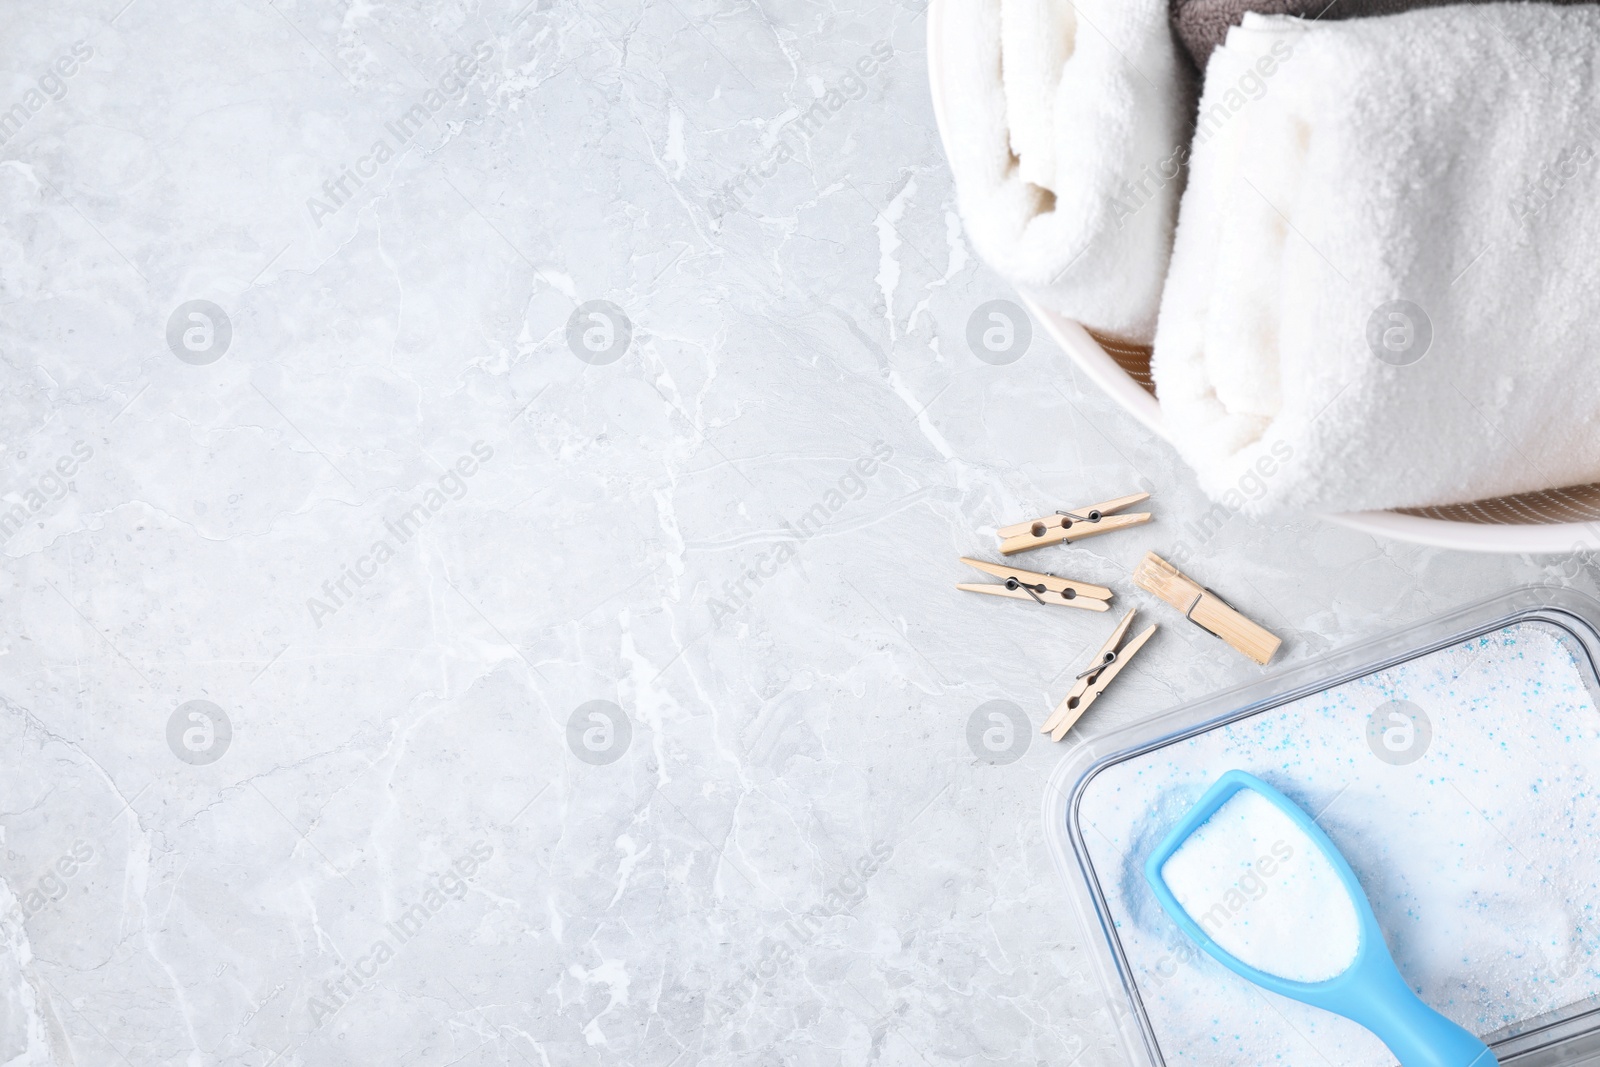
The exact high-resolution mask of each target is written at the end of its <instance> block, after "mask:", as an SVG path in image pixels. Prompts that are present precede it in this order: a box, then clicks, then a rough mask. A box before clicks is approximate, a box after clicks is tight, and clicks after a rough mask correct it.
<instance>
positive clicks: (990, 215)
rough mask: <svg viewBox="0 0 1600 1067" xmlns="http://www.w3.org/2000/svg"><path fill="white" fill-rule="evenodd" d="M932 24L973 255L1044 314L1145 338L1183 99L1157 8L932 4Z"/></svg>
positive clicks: (1110, 0)
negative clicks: (1041, 307) (1036, 302)
mask: <svg viewBox="0 0 1600 1067" xmlns="http://www.w3.org/2000/svg"><path fill="white" fill-rule="evenodd" d="M933 28H934V32H933V33H932V34H931V35H930V37H931V44H932V46H933V47H934V48H935V49H936V50H937V53H938V55H937V62H936V66H937V68H938V69H939V70H940V71H942V72H943V80H942V83H941V87H940V88H941V93H940V95H941V100H942V108H941V115H940V119H941V134H942V136H943V139H944V143H945V149H946V151H947V153H948V154H949V156H950V169H951V170H952V172H953V173H954V174H955V180H956V190H957V193H958V195H959V201H960V206H961V214H962V218H963V219H964V220H965V222H966V226H967V230H968V232H969V233H970V234H971V237H972V241H973V244H974V245H975V246H976V247H977V249H978V252H979V253H980V254H981V255H982V256H983V257H984V259H985V260H987V261H988V263H989V265H990V266H992V267H993V268H994V269H995V270H996V271H998V272H999V273H1000V274H1002V275H1003V276H1005V277H1006V278H1007V279H1008V280H1010V281H1011V282H1012V283H1013V284H1015V285H1016V286H1018V287H1019V288H1021V289H1023V290H1025V291H1027V292H1028V293H1030V294H1031V295H1033V296H1034V297H1035V298H1036V299H1038V300H1039V301H1040V302H1041V303H1042V304H1043V305H1044V306H1046V307H1048V308H1050V309H1052V310H1054V311H1057V312H1059V313H1061V314H1062V315H1065V316H1067V317H1068V318H1071V319H1074V320H1076V321H1078V322H1080V323H1082V324H1083V325H1085V326H1087V327H1088V328H1090V329H1092V330H1097V331H1099V332H1102V333H1105V334H1108V335H1111V336H1114V337H1117V338H1119V339H1122V340H1130V341H1139V342H1143V343H1148V342H1149V341H1150V339H1151V337H1152V336H1153V335H1154V333H1155V322H1156V313H1157V310H1158V308H1159V305H1160V300H1161V281H1162V278H1163V276H1164V275H1165V274H1166V269H1167V260H1168V257H1169V255H1170V252H1171V248H1172V229H1173V225H1174V222H1175V220H1176V216H1177V201H1178V193H1179V191H1180V189H1181V187H1182V182H1183V164H1184V161H1185V159H1186V158H1187V155H1188V140H1189V132H1190V127H1189V119H1190V116H1191V113H1192V110H1193V105H1194V91H1195V90H1194V85H1193V77H1192V75H1191V74H1190V73H1189V68H1188V60H1187V58H1186V57H1185V56H1184V55H1183V54H1182V53H1181V51H1180V50H1179V49H1178V48H1177V46H1176V45H1175V44H1174V40H1173V36H1172V31H1171V28H1170V26H1169V24H1168V20H1167V2H1166V0H1076V2H1074V0H942V2H941V3H940V4H939V5H938V7H937V8H936V18H935V19H934V22H933Z"/></svg>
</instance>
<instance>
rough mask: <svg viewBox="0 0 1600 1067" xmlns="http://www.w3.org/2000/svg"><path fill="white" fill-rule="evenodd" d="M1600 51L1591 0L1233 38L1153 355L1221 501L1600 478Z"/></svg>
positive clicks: (1189, 193)
mask: <svg viewBox="0 0 1600 1067" xmlns="http://www.w3.org/2000/svg"><path fill="white" fill-rule="evenodd" d="M1597 57H1600V11H1597V9H1596V8H1595V7H1593V6H1589V5H1585V6H1581V7H1551V6H1547V5H1542V4H1488V5H1477V6H1460V7H1446V8H1435V9H1430V10H1423V11H1414V12H1410V13H1407V14H1402V15H1395V16H1390V17H1385V18H1381V19H1360V20H1354V21H1350V22H1339V23H1313V22H1302V21H1300V20H1296V19H1290V18H1285V17H1262V16H1258V15H1247V16H1246V18H1245V22H1244V25H1243V26H1242V27H1239V28H1235V29H1234V30H1232V31H1231V32H1230V33H1229V35H1228V39H1227V44H1226V45H1225V46H1224V47H1223V48H1220V49H1218V50H1217V51H1216V52H1215V53H1214V54H1213V56H1212V59H1211V62H1210V64H1209V66H1208V67H1207V71H1206V85H1205V92H1204V95H1203V97H1202V99H1201V103H1200V111H1199V129H1198V131H1197V133H1196V141H1195V148H1194V152H1193V157H1192V160H1191V170H1190V175H1189V183H1188V188H1187V190H1186V191H1185V193H1184V198H1183V205H1182V210H1181V214H1180V217H1179V224H1178V233H1177V239H1176V242H1175V245H1174V250H1173V256H1172V267H1171V271H1170V273H1169V276H1168V281H1167V288H1166V292H1165V295H1164V297H1163V301H1162V308H1161V322H1160V327H1159V330H1158V332H1157V335H1156V343H1155V355H1154V361H1153V368H1152V369H1153V372H1154V376H1155V382H1156V392H1157V395H1158V396H1159V398H1160V401H1161V408H1162V415H1163V418H1164V420H1165V421H1166V423H1167V424H1168V426H1169V427H1170V435H1171V437H1172V439H1173V440H1174V442H1175V443H1176V444H1177V447H1178V449H1179V451H1180V452H1181V453H1182V454H1183V455H1184V457H1185V458H1186V459H1187V460H1188V461H1189V462H1190V463H1191V464H1192V465H1193V466H1194V467H1195V469H1196V470H1197V471H1198V473H1199V477H1200V482H1201V485H1202V486H1203V487H1204V488H1205V490H1206V491H1207V492H1208V493H1209V494H1210V495H1211V496H1213V497H1214V498H1217V499H1220V500H1224V501H1226V502H1228V503H1230V504H1231V505H1232V506H1233V507H1234V508H1235V509H1237V510H1243V511H1245V512H1247V513H1256V514H1259V513H1263V512H1266V511H1270V510H1279V509H1286V508H1292V509H1315V510H1326V511H1349V510H1362V509H1369V508H1388V507H1406V506H1424V505H1434V504H1447V503H1459V502H1464V501H1469V500H1477V499H1483V498H1486V497H1494V496H1501V495H1505V494H1510V493H1517V492H1524V491H1532V490H1541V489H1553V488H1559V487H1563V486H1570V485H1579V484H1585V483H1589V482H1595V481H1600V428H1597V427H1600V368H1597V365H1596V362H1597V360H1600V257H1597V255H1596V249H1600V195H1597V191H1600V160H1597V158H1596V156H1597V152H1600V77H1597V61H1600V60H1597ZM1430 334H1431V338H1430ZM1418 357H1420V358H1418Z"/></svg>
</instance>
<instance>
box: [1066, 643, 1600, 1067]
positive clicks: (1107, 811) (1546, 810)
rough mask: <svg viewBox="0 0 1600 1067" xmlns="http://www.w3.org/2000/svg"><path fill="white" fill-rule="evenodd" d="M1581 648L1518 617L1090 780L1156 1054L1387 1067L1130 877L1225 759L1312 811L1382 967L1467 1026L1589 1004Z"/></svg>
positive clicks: (1088, 832)
mask: <svg viewBox="0 0 1600 1067" xmlns="http://www.w3.org/2000/svg"><path fill="white" fill-rule="evenodd" d="M1581 655H1582V652H1581V649H1579V648H1578V647H1577V646H1576V644H1575V642H1573V641H1572V638H1571V637H1570V635H1567V634H1565V632H1564V631H1562V630H1560V629H1559V628H1558V627H1556V626H1553V625H1551V624H1549V623H1544V622H1527V623H1520V624H1517V625H1515V626H1512V627H1508V628H1506V629H1504V630H1500V631H1496V632H1494V633H1491V634H1487V635H1485V636H1483V637H1481V638H1475V639H1473V640H1471V641H1468V642H1465V643H1463V644H1460V645H1456V646H1452V647H1450V648H1446V649H1442V650H1440V651H1438V652H1433V653H1430V654H1428V655H1425V656H1420V657H1418V658H1416V659H1413V660H1410V661H1408V662H1406V663H1403V664H1400V665H1399V666H1396V667H1393V668H1390V669H1388V670H1385V671H1380V672H1378V673H1376V674H1372V675H1368V676H1366V677H1363V678H1359V679H1356V680H1354V681H1351V682H1347V683H1344V684H1342V685H1339V686H1336V687H1334V688H1332V689H1329V690H1326V691H1324V692H1321V693H1318V694H1315V695H1312V696H1308V697H1304V698H1301V699H1299V700H1296V701H1294V702H1292V703H1289V704H1285V705H1282V706H1280V707H1277V708H1273V709H1270V710H1268V711H1265V712H1261V713H1259V714H1257V715H1254V716H1252V717H1250V718H1247V719H1243V720H1240V721H1238V722H1235V723H1232V724H1230V725H1227V726H1223V727H1218V728H1215V729H1212V730H1209V731H1207V732H1205V733H1202V734H1199V735H1197V736H1194V737H1191V738H1188V739H1186V740H1183V741H1179V742H1175V743H1172V744H1170V745H1167V746H1165V747H1163V748H1160V749H1157V750H1155V751H1152V752H1148V753H1145V754H1143V755H1141V756H1138V757H1134V758H1132V759H1129V760H1126V761H1124V762H1121V763H1119V764H1116V765H1114V766H1112V767H1109V768H1107V769H1106V770H1104V771H1102V772H1101V773H1099V774H1098V775H1097V776H1096V777H1095V778H1094V780H1093V781H1091V782H1090V783H1089V784H1088V786H1087V787H1086V788H1085V792H1084V794H1083V797H1082V801H1081V805H1080V807H1079V816H1078V817H1079V820H1080V823H1081V826H1082V830H1083V834H1082V839H1083V841H1084V842H1085V847H1086V848H1087V849H1088V851H1089V855H1090V858H1091V860H1092V862H1093V865H1094V868H1095V870H1096V871H1097V872H1098V875H1099V883H1100V887H1101V891H1102V892H1103V893H1104V895H1105V902H1106V907H1107V909H1108V912H1109V917H1110V919H1111V921H1112V923H1113V924H1114V927H1115V931H1116V936H1117V938H1118V940H1119V942H1120V943H1121V945H1122V947H1123V950H1124V953H1125V955H1126V958H1127V961H1128V965H1129V967H1130V970H1131V972H1132V974H1133V976H1134V978H1135V981H1136V982H1137V984H1138V988H1139V998H1140V1001H1141V1003H1142V1004H1143V1006H1144V1009H1145V1012H1146V1014H1147V1017H1148V1019H1149V1021H1150V1025H1151V1028H1152V1030H1153V1031H1154V1034H1155V1037H1156V1040H1157V1042H1158V1044H1159V1045H1160V1049H1161V1054H1162V1057H1163V1058H1164V1059H1165V1062H1166V1063H1167V1064H1168V1065H1170V1067H1180V1065H1181V1067H1200V1065H1204V1067H1214V1065H1215V1067H1220V1065H1224V1064H1285V1065H1286V1064H1315V1065H1317V1067H1391V1065H1392V1064H1393V1062H1394V1060H1393V1058H1392V1057H1391V1056H1390V1055H1389V1053H1388V1051H1387V1050H1386V1049H1385V1048H1384V1047H1383V1045H1382V1043H1381V1042H1379V1041H1378V1040H1377V1038H1375V1037H1373V1036H1372V1035H1371V1034H1369V1033H1367V1032H1366V1031H1365V1030H1363V1029H1361V1028H1360V1027H1359V1026H1357V1025H1356V1024H1355V1023H1352V1022H1350V1021H1349V1020H1346V1019H1341V1018H1339V1017H1337V1016H1334V1015H1330V1014H1328V1013H1326V1012H1323V1011H1320V1010H1318V1009H1316V1008H1312V1007H1310V1006H1308V1005H1304V1004H1300V1003H1297V1002H1295V1001H1291V1000H1288V999H1286V998H1283V997H1279V996H1277V995H1275V994H1272V993H1268V992H1266V991H1265V990H1262V989H1259V988H1258V987H1256V986H1254V985H1252V984H1251V983H1249V982H1247V981H1246V980H1245V979H1243V978H1241V977H1239V976H1238V975H1235V974H1234V973H1233V972H1231V971H1229V970H1228V969H1227V968H1225V967H1223V966H1222V965H1221V964H1220V963H1218V962H1216V961H1215V960H1213V959H1211V958H1210V957H1209V956H1207V955H1206V954H1205V953H1204V952H1202V951H1201V950H1200V949H1199V948H1198V947H1197V946H1196V945H1195V944H1194V943H1193V942H1192V941H1190V940H1189V938H1188V937H1186V936H1185V935H1184V934H1183V932H1182V931H1181V930H1180V929H1179V928H1178V927H1177V925H1176V924H1175V923H1174V922H1173V921H1172V920H1171V918H1170V917H1168V916H1167V914H1166V913H1165V912H1164V911H1162V909H1161V906H1160V904H1159V903H1157V901H1156V899H1155V895H1154V893H1153V892H1152V891H1151V889H1150V887H1149V885H1148V884H1147V883H1146V882H1145V879H1144V872H1143V866H1144V862H1145V860H1146V859H1147V858H1148V856H1149V855H1150V852H1151V851H1152V850H1153V849H1154V848H1155V847H1156V845H1158V844H1159V843H1160V842H1161V840H1162V839H1163V838H1164V837H1165V836H1166V834H1167V833H1168V832H1169V831H1170V830H1171V828H1172V827H1173V825H1175V824H1176V823H1177V822H1178V821H1179V820H1181V819H1182V818H1183V816H1184V814H1185V813H1187V812H1188V811H1189V809H1190V808H1192V807H1193V806H1194V804H1195V802H1196V801H1197V800H1199V799H1200V796H1201V794H1202V793H1204V792H1205V790H1206V789H1207V788H1208V787H1210V785H1211V784H1212V783H1213V782H1215V781H1216V779H1217V777H1218V776H1219V775H1220V774H1222V772H1224V771H1226V770H1229V769H1231V768H1235V767H1237V768H1239V769H1241V770H1245V771H1248V772H1250V773H1252V774H1254V775H1256V776H1257V777H1260V778H1262V779H1264V780H1265V781H1267V782H1268V783H1270V784H1271V785H1273V786H1275V787H1277V788H1278V789H1279V790H1280V791H1282V792H1283V793H1285V794H1286V795H1287V796H1288V797H1289V799H1290V800H1292V801H1294V802H1295V803H1296V804H1298V805H1299V806H1300V807H1301V809H1302V810H1304V811H1306V812H1307V813H1310V814H1312V815H1314V816H1315V817H1316V821H1317V824H1318V826H1320V827H1321V828H1322V829H1323V830H1324V831H1325V832H1326V833H1327V834H1328V836H1329V837H1330V838H1331V839H1332V840H1333V843H1334V845H1335V847H1337V848H1338V850H1339V851H1340V853H1341V854H1342V855H1343V856H1344V857H1345V859H1346V860H1347V861H1348V862H1349V864H1350V866H1351V867H1352V868H1353V869H1354V871H1355V874H1356V878H1357V880H1358V881H1359V882H1360V883H1361V886H1362V888H1363V889H1364V890H1365V891H1366V895H1367V899H1368V900H1369V901H1370V903H1371V904H1372V909H1373V912H1374V914H1375V915H1376V916H1377V920H1378V925H1379V927H1380V928H1381V929H1382V930H1383V933H1384V938H1385V940H1386V941H1387V943H1388V945H1389V948H1390V950H1391V952H1392V954H1393V955H1394V958H1395V963H1396V964H1397V965H1398V966H1399V968H1400V973H1401V974H1402V975H1404V976H1405V978H1406V980H1407V981H1408V982H1410V983H1411V985H1412V987H1413V988H1414V989H1416V991H1417V993H1418V994H1419V995H1420V996H1421V997H1422V999H1423V1000H1424V1001H1425V1002H1426V1003H1428V1004H1429V1005H1430V1006H1432V1007H1434V1008H1436V1009H1438V1010H1439V1011H1440V1012H1442V1013H1443V1014H1445V1015H1447V1016H1448V1017H1450V1018H1451V1019H1453V1020H1455V1021H1456V1022H1458V1023H1460V1024H1461V1025H1462V1026H1464V1027H1466V1028H1467V1029H1468V1030H1471V1031H1473V1032H1474V1033H1477V1034H1481V1035H1492V1034H1494V1033H1495V1032H1500V1033H1506V1032H1520V1031H1521V1030H1524V1029H1526V1028H1528V1027H1529V1025H1530V1024H1531V1023H1532V1021H1533V1020H1536V1019H1539V1018H1540V1017H1541V1016H1547V1015H1548V1013H1551V1012H1554V1011H1557V1010H1563V1011H1564V1010H1566V1009H1568V1008H1570V1007H1571V1006H1572V1005H1576V1004H1581V1003H1584V1002H1587V1001H1590V999H1591V998H1594V997H1595V996H1596V994H1597V993H1600V969H1597V965H1600V954H1597V953H1600V938H1597V936H1596V924H1597V916H1596V914H1595V909H1596V906H1597V905H1600V847H1597V843H1600V774H1597V772H1600V710H1597V707H1596V701H1595V697H1594V695H1593V694H1592V693H1591V691H1590V689H1589V684H1590V683H1589V678H1590V677H1591V675H1590V672H1589V669H1588V667H1587V665H1586V661H1585V662H1584V663H1582V664H1580V661H1579V660H1578V658H1577V657H1578V656H1581ZM1396 701H1407V702H1410V703H1409V704H1404V705H1395V704H1394V703H1393V702H1396ZM1394 707H1399V708H1400V709H1401V710H1402V711H1405V712H1406V714H1407V715H1409V714H1411V712H1412V711H1414V712H1415V713H1416V715H1420V716H1421V717H1422V718H1420V719H1417V720H1416V721H1411V720H1410V719H1407V718H1406V717H1405V716H1404V715H1403V716H1402V717H1401V718H1395V714H1394V712H1393V711H1392V710H1390V709H1393V708H1394ZM1408 709H1409V710H1408ZM1369 722H1370V723H1371V724H1373V732H1370V733H1369ZM1268 852H1269V854H1270V847H1269V849H1268ZM1596 1003H1600V1001H1596Z"/></svg>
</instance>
